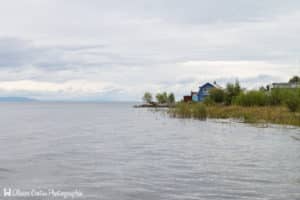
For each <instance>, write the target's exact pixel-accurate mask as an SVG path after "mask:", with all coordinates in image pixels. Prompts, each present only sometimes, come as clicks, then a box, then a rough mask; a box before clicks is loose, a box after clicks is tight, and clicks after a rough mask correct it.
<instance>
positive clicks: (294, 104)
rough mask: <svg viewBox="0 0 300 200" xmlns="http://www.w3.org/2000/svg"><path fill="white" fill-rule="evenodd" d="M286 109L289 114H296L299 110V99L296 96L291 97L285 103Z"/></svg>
mask: <svg viewBox="0 0 300 200" xmlns="http://www.w3.org/2000/svg"><path fill="white" fill-rule="evenodd" d="M285 103H286V105H287V107H288V109H289V110H290V111H291V112H296V111H297V110H298V109H299V104H300V98H299V96H297V95H296V94H294V95H291V96H290V97H289V98H288V99H287V100H286V101H285Z"/></svg>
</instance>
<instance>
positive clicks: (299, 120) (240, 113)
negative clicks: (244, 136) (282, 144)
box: [169, 103, 300, 126]
mask: <svg viewBox="0 0 300 200" xmlns="http://www.w3.org/2000/svg"><path fill="white" fill-rule="evenodd" d="M169 113H170V115H171V116H173V117H180V118H196V119H201V120H205V119H206V118H219V119H229V118H232V119H239V120H242V121H244V122H247V123H273V124H283V125H294V126H300V112H291V111H290V110H289V109H288V108H287V107H285V106H251V107H245V106H238V105H229V106H225V105H204V104H202V103H178V104H176V106H175V107H174V108H171V109H170V111H169Z"/></svg>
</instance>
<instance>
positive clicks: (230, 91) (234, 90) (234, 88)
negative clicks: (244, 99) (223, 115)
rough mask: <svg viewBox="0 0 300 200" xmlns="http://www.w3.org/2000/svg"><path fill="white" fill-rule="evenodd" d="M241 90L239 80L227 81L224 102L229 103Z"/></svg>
mask: <svg viewBox="0 0 300 200" xmlns="http://www.w3.org/2000/svg"><path fill="white" fill-rule="evenodd" d="M241 92H242V89H241V86H240V83H239V81H238V80H237V81H235V83H234V84H232V83H228V84H227V86H226V92H225V94H226V95H225V103H226V104H227V105H230V104H231V103H232V100H233V98H234V97H236V96H238V95H239V94H240V93H241Z"/></svg>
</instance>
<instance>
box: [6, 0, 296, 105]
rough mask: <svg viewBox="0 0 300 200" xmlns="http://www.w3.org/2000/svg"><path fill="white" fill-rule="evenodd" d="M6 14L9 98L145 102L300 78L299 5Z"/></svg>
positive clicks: (269, 1)
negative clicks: (202, 87) (146, 96)
mask: <svg viewBox="0 0 300 200" xmlns="http://www.w3.org/2000/svg"><path fill="white" fill-rule="evenodd" d="M0 12H1V15H2V16H3V17H1V18H0V24H1V26H2V27H1V34H0V80H1V81H0V83H1V85H0V88H1V92H2V94H4V93H5V94H6V93H7V92H8V93H9V94H22V95H25V96H35V97H38V98H43V99H46V98H57V99H59V98H70V99H71V98H77V99H82V98H91V99H95V98H103V99H114V100H128V99H130V100H136V99H139V98H140V96H141V94H142V93H143V92H144V91H146V90H149V91H152V92H157V91H163V90H167V91H173V92H175V93H176V94H177V95H178V96H180V95H182V94H184V93H186V92H189V91H190V90H192V89H193V90H194V89H197V87H198V85H199V84H201V83H203V82H206V81H213V80H218V81H219V82H220V83H221V84H224V85H225V84H226V82H227V81H234V80H235V79H236V78H239V79H240V81H241V83H242V84H244V85H245V86H246V87H259V86H260V85H263V84H267V83H269V82H273V81H279V80H280V81H281V80H282V81H284V80H287V79H288V78H289V77H290V76H292V75H294V74H297V73H299V72H300V71H299V70H300V61H299V60H300V54H299V52H300V47H299V45H298V44H299V43H300V37H299V36H298V35H299V32H300V25H299V21H300V3H299V1H296V0H289V1H285V2H283V1H280V0H261V1H253V0H245V1H235V0H228V1H221V2H220V1H217V0H212V1H204V0H188V1H180V0H165V1H158V0H157V1H156V0H153V1H148V0H132V1H130V2H128V1H121V0H112V1H109V2H108V1H98V0H97V1H96V0H91V1H83V0H72V1H71V0H65V1H57V0H51V1H50V0H43V1H37V0H28V1H22V2H19V1H16V0H11V1H6V2H3V3H2V5H1V8H0ZM16 13H18V14H16ZM50 13H55V14H50ZM104 86H105V87H104Z"/></svg>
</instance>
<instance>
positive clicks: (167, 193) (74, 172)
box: [0, 103, 300, 200]
mask: <svg viewBox="0 0 300 200" xmlns="http://www.w3.org/2000/svg"><path fill="white" fill-rule="evenodd" d="M0 123H1V126H0V152H1V153H0V198H1V199H8V198H7V197H5V198H4V197H2V196H3V192H2V190H3V189H2V188H4V187H6V188H7V187H13V188H19V189H22V190H29V189H40V190H48V189H50V188H52V189H56V190H61V191H73V190H75V189H77V190H80V191H81V192H82V193H83V198H82V199H103V200H106V199H113V200H116V199H122V200H126V199H143V200H148V199H151V200H152V199H155V200H156V199H157V200H158V199H172V200H173V199H239V200H240V199H278V200H282V199H287V200H292V199H300V129H296V128H283V127H281V128H280V127H273V128H258V127H254V126H251V125H247V124H239V123H221V122H214V121H206V122H201V121H195V120H182V119H173V118H169V117H167V116H165V115H163V114H161V113H158V112H151V111H149V110H146V109H133V108H132V105H131V104H126V103H123V104H116V103H115V104H110V103H104V104H92V103H90V104H88V103H68V104H67V103H1V104H0ZM297 138H299V139H297ZM9 199H12V198H9ZM17 199H20V198H17ZM28 199H32V198H28ZM38 199H46V198H42V197H41V198H38ZM55 199H58V198H55Z"/></svg>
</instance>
